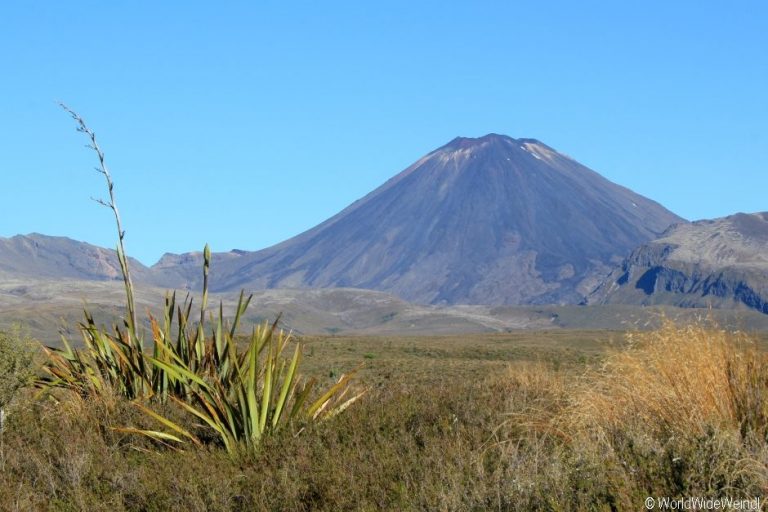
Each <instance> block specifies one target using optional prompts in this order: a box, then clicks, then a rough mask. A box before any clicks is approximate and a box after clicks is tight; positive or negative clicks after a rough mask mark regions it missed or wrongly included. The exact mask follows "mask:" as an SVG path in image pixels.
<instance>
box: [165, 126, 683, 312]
mask: <svg viewBox="0 0 768 512" xmlns="http://www.w3.org/2000/svg"><path fill="white" fill-rule="evenodd" d="M681 221H682V219H681V218H680V217H678V216H676V215H674V214H673V213H671V212H670V211H668V210H666V209H665V208H663V207H662V206H660V205H659V204H657V203H656V202H654V201H651V200H650V199H647V198H645V197H643V196H640V195H638V194H636V193H634V192H632V191H630V190H628V189H626V188H624V187H621V186H619V185H616V184H614V183H612V182H610V181H608V180H606V179H605V178H603V177H601V176H600V175H599V174H597V173H595V172H594V171H592V170H590V169H588V168H586V167H584V166H583V165H581V164H579V163H578V162H576V161H574V160H573V159H571V158H569V157H567V156H565V155H563V154H560V153H558V152H557V151H555V150H554V149H552V148H551V147H549V146H547V145H545V144H543V143H542V142H539V141H537V140H534V139H517V140H516V139H513V138H510V137H506V136H503V135H495V134H490V135H486V136H485V137H481V138H477V139H473V138H462V137H459V138H457V139H454V140H453V141H451V142H450V143H448V144H446V145H445V146H443V147H441V148H439V149H437V150H435V151H433V152H431V153H429V154H428V155H426V156H424V157H423V158H421V159H419V160H418V161H417V162H415V163H414V164H413V165H411V166H410V167H408V168H407V169H405V170H404V171H403V172H401V173H399V174H398V175H396V176H395V177H393V178H392V179H390V180H389V181H388V182H386V183H385V184H384V185H382V186H381V187H379V188H377V189H376V190H374V191H373V192H371V193H370V194H368V195H367V196H365V197H364V198H362V199H360V200H358V201H356V202H354V203H353V204H352V205H350V206H349V207H347V208H346V209H344V210H343V211H341V212H340V213H339V214H337V215H335V216H334V217H332V218H330V219H328V220H326V221H325V222H323V223H321V224H319V225H318V226H316V227H315V228H312V229H310V230H309V231H306V232H304V233H302V234H300V235H298V236H296V237H294V238H291V239H289V240H287V241H285V242H282V243H280V244H278V245H275V246H273V247H270V248H268V249H264V250H261V251H257V252H252V253H249V252H243V251H239V252H236V253H225V254H217V255H216V256H215V258H214V265H213V269H212V277H211V282H212V283H213V287H214V289H215V290H218V291H230V290H236V289H239V288H246V289H269V288H331V287H355V288H365V289H373V290H381V291H385V292H388V293H392V294H394V295H396V296H398V297H401V298H403V299H405V300H408V301H412V302H418V303H425V304H546V303H555V304H575V303H579V302H582V301H583V300H584V298H585V296H586V295H587V294H588V293H589V292H590V291H591V290H592V289H593V288H594V287H595V286H596V285H597V284H598V282H599V281H598V280H599V278H601V277H603V276H605V275H606V274H607V273H609V272H610V270H611V268H612V267H613V266H615V265H616V264H618V263H620V262H621V260H622V258H624V257H625V256H626V255H628V254H629V252H630V251H631V250H632V249H633V248H635V247H636V246H638V245H640V244H642V243H644V242H647V241H648V240H651V239H653V238H656V237H657V236H658V235H659V234H661V233H662V232H663V231H664V230H665V229H666V228H667V227H668V226H669V225H670V224H673V223H677V222H681ZM199 260H200V258H199V256H197V257H196V256H195V255H166V256H165V257H164V258H163V259H162V260H161V262H159V263H158V264H157V265H155V267H153V270H162V271H163V272H165V273H166V275H167V276H170V275H173V276H174V279H180V280H181V282H180V283H179V284H180V285H183V286H185V287H189V288H192V289H196V288H199V286H200V283H199V279H200V278H199V264H200V261H199Z"/></svg>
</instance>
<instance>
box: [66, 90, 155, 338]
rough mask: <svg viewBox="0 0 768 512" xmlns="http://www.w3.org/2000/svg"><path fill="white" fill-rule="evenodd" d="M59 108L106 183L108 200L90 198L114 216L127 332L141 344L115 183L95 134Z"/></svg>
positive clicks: (80, 118) (75, 113)
mask: <svg viewBox="0 0 768 512" xmlns="http://www.w3.org/2000/svg"><path fill="white" fill-rule="evenodd" d="M59 106H60V107H61V108H62V109H64V111H66V112H67V113H68V114H69V115H70V116H72V119H74V120H75V123H77V131H78V132H81V133H84V134H85V136H86V137H88V139H89V141H90V142H89V144H87V145H86V147H88V148H90V149H92V150H93V151H94V152H95V153H96V156H97V158H98V160H99V166H98V167H96V168H95V169H96V172H98V173H100V174H102V175H103V176H104V179H105V180H106V182H107V191H108V193H109V200H108V201H105V200H104V199H95V198H91V199H93V200H94V201H96V202H97V203H99V204H100V205H102V206H104V207H106V208H109V209H110V210H112V213H113V214H114V216H115V224H116V226H117V260H118V262H119V263H120V271H121V272H122V274H123V283H124V284H125V296H126V301H127V305H128V332H129V333H130V335H131V337H132V338H133V340H134V342H135V343H138V344H139V345H140V344H141V339H140V338H139V336H138V323H137V321H136V302H135V300H134V296H133V282H132V281H131V272H130V269H129V268H128V258H127V257H126V252H125V242H124V239H125V230H124V229H123V224H122V222H121V221H120V210H118V208H117V202H116V201H115V183H114V182H113V181H112V175H111V174H110V173H109V169H108V168H107V164H106V163H105V161H104V152H103V151H102V150H101V147H100V146H99V144H98V142H96V133H94V131H93V130H91V129H90V128H88V125H87V124H85V120H84V119H83V118H82V117H80V115H79V114H78V113H77V112H75V111H74V110H72V109H71V108H69V107H68V106H67V105H65V104H64V103H59Z"/></svg>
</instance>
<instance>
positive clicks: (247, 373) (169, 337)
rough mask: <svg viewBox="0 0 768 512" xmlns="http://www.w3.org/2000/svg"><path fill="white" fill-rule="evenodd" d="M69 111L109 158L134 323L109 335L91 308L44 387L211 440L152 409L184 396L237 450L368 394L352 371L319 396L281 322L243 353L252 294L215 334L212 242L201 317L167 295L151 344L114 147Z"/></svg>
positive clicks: (57, 352) (162, 434)
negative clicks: (127, 409)
mask: <svg viewBox="0 0 768 512" xmlns="http://www.w3.org/2000/svg"><path fill="white" fill-rule="evenodd" d="M62 108H64V109H65V110H66V111H67V112H68V113H69V114H70V115H71V116H72V117H73V118H74V119H75V121H76V122H77V124H78V131H80V132H83V133H85V134H86V136H88V138H89V140H90V144H89V147H90V148H91V149H93V150H94V151H95V152H96V153H97V156H98V159H99V168H97V170H98V171H99V172H100V173H102V174H103V175H104V176H105V178H106V181H107V188H108V191H109V198H110V199H109V201H102V200H99V201H98V202H99V203H100V204H102V205H104V206H107V207H109V208H110V209H111V210H112V211H113V212H114V215H115V220H116V223H117V229H118V237H119V238H118V248H117V252H118V260H119V262H120V268H121V271H122V273H123V283H124V286H125V291H126V297H127V316H128V319H126V320H125V321H124V322H123V324H124V328H123V329H121V328H120V327H119V326H118V325H115V326H114V327H113V330H112V331H111V332H109V331H107V330H106V329H104V328H102V327H99V326H97V324H96V322H95V321H94V318H93V316H92V315H91V314H90V313H89V312H88V311H87V310H86V311H85V320H84V321H83V322H81V323H80V324H79V327H80V332H81V334H82V338H83V348H82V349H77V348H73V346H72V344H71V343H70V342H69V341H68V340H67V339H66V338H65V337H62V345H63V348H53V347H45V353H46V355H47V358H46V362H45V364H44V366H43V371H44V376H43V377H42V378H40V379H39V380H38V386H40V387H42V388H43V389H44V390H50V389H53V388H63V389H66V390H69V391H71V392H74V393H75V394H77V395H78V396H80V397H83V398H88V397H98V396H114V395H116V396H119V397H124V398H126V399H129V400H132V401H133V402H134V404H135V405H136V407H138V408H139V409H141V410H142V411H144V412H145V413H146V414H147V415H148V416H149V417H151V418H153V419H154V420H157V421H158V422H159V423H161V424H162V425H164V427H166V429H168V430H170V432H168V431H158V430H140V429H135V428H129V427H123V428H120V429H118V430H122V431H125V432H132V433H138V434H143V435H146V436H149V437H151V438H153V439H156V440H158V441H161V442H168V441H174V442H179V443H181V442H184V440H185V439H186V440H187V441H191V442H193V443H194V444H201V441H200V440H199V439H198V438H197V437H196V436H194V435H193V434H191V433H190V432H189V431H187V430H186V429H185V428H183V427H182V426H181V425H179V424H177V423H174V422H172V421H171V420H169V419H168V418H166V417H163V416H161V415H160V414H158V413H156V412H155V411H153V410H152V408H151V402H152V401H155V402H161V403H165V402H168V401H171V402H174V403H176V404H178V405H179V406H180V407H181V408H182V409H183V410H185V411H187V412H188V413H190V414H191V415H192V416H194V417H195V418H196V419H197V420H200V421H202V422H203V424H204V425H207V426H208V427H210V428H211V429H213V431H215V432H216V434H217V436H218V437H219V439H220V440H221V442H222V444H223V445H224V446H225V447H226V449H227V451H228V452H229V453H230V454H232V455H236V454H241V453H243V452H246V453H247V452H252V451H253V450H254V449H255V448H256V447H257V446H258V444H259V441H260V439H261V438H262V436H263V435H265V434H268V433H269V432H272V431H275V430H277V429H279V428H280V427H282V426H284V425H287V424H290V423H300V422H303V421H312V420H318V419H321V418H324V417H329V416H333V415H335V414H338V413H339V412H341V411H343V410H344V409H346V408H347V407H348V406H349V405H350V404H351V403H353V402H354V401H356V400H357V399H358V398H359V397H360V396H361V395H362V394H363V392H359V393H357V394H354V395H353V396H350V397H348V395H350V392H349V391H350V384H351V380H352V377H353V375H354V373H355V371H356V370H355V371H353V372H351V373H349V374H347V375H342V376H341V378H339V379H338V381H337V382H336V383H335V384H334V385H332V386H331V387H330V388H329V389H328V390H326V391H325V392H321V393H320V396H319V397H317V398H314V396H313V388H314V386H315V384H316V382H315V380H314V379H310V380H305V379H303V378H302V377H301V376H300V374H299V372H298V369H299V366H300V363H301V346H300V345H299V344H298V343H296V344H295V348H294V349H293V356H292V357H286V356H284V355H283V354H284V352H285V351H286V349H287V348H288V346H289V345H291V343H292V336H291V334H290V333H285V332H284V331H282V330H281V329H278V327H277V324H278V321H277V320H276V321H275V322H274V323H272V324H268V323H264V324H262V325H258V326H254V327H253V328H252V331H251V335H250V337H249V339H248V342H247V344H246V347H245V349H244V350H242V351H240V350H239V349H238V344H237V342H236V336H237V331H238V327H239V325H240V322H241V319H242V317H243V314H244V313H245V312H246V310H247V308H248V305H249V303H250V301H251V298H252V296H248V297H246V296H245V294H244V292H241V293H240V298H239V300H238V302H237V306H236V309H235V314H234V319H233V320H232V322H231V324H229V323H228V322H227V321H226V320H225V317H224V310H223V305H222V304H221V303H220V304H219V308H218V315H217V318H216V321H215V322H214V321H213V318H211V323H212V327H211V330H210V333H207V332H206V328H207V326H206V316H207V314H209V312H208V275H209V271H210V264H211V250H210V247H209V246H208V245H207V244H206V246H205V249H204V251H203V290H202V301H201V304H200V311H199V317H198V320H197V321H195V320H192V307H193V305H192V298H191V297H190V296H189V295H187V296H186V297H185V298H184V300H183V301H181V303H180V304H178V303H177V300H176V293H175V292H174V293H166V297H165V304H164V307H163V316H162V319H161V320H160V321H158V320H157V319H155V318H154V317H152V316H151V315H150V318H149V323H150V326H151V333H152V347H151V350H145V347H144V339H143V334H140V333H138V330H137V325H138V324H137V322H136V307H135V301H134V298H133V297H134V294H133V284H132V282H131V278H130V274H129V269H128V260H127V258H126V256H125V250H124V246H123V238H124V235H125V232H124V231H123V229H122V225H121V223H120V215H119V212H118V209H117V206H116V203H115V198H114V183H113V181H112V178H111V176H110V174H109V171H108V170H107V167H106V165H105V163H104V153H103V152H102V151H101V149H99V146H98V144H97V143H96V136H95V134H94V132H93V131H91V130H90V129H89V128H88V127H87V125H86V124H85V122H84V121H83V119H82V118H81V117H80V116H79V115H78V114H77V113H75V112H74V111H72V110H71V109H69V108H68V107H66V106H65V105H63V104H62ZM210 316H211V317H212V315H210ZM278 320H279V318H278Z"/></svg>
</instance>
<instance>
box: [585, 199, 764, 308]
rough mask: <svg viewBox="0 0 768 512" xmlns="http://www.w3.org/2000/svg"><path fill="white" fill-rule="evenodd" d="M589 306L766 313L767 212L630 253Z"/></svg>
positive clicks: (682, 232) (688, 231) (697, 225)
mask: <svg viewBox="0 0 768 512" xmlns="http://www.w3.org/2000/svg"><path fill="white" fill-rule="evenodd" d="M589 302H590V303H592V304H643V305H658V304H666V305H674V306H683V307H706V306H713V307H734V306H741V307H747V308H751V309H755V310H757V311H760V312H762V313H768V212H763V213H754V214H744V213H738V214H736V215H731V216H729V217H724V218H720V219H715V220H701V221H697V222H693V223H687V224H679V225H676V226H674V227H672V228H670V229H669V230H668V231H667V232H666V233H665V234H664V235H663V236H662V237H661V238H659V239H657V240H654V241H652V242H649V243H646V244H644V245H642V246H640V247H638V248H637V249H635V250H634V251H633V252H632V254H631V255H630V256H629V257H628V258H627V259H625V260H624V262H623V263H622V264H621V265H620V266H619V267H618V268H617V269H615V270H614V271H613V272H612V273H611V274H610V275H609V276H608V278H607V279H606V280H605V282H604V283H603V284H602V285H601V286H600V287H599V288H598V289H597V290H596V291H595V292H594V293H593V294H592V295H591V296H590V298H589Z"/></svg>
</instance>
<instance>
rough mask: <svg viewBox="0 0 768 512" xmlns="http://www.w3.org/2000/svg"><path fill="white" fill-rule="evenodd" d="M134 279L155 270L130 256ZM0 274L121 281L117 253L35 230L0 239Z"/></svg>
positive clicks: (151, 274)
mask: <svg viewBox="0 0 768 512" xmlns="http://www.w3.org/2000/svg"><path fill="white" fill-rule="evenodd" d="M128 261H129V265H130V269H131V272H132V273H133V275H134V278H135V279H137V280H139V281H145V282H151V281H153V280H154V279H155V278H154V275H155V274H156V272H153V271H150V270H149V269H148V268H147V267H146V266H144V265H142V264H141V263H140V262H139V261H137V260H135V259H133V258H129V259H128ZM0 274H4V275H6V276H14V277H22V276H26V277H32V278H50V279H83V280H95V281H111V280H122V274H121V272H120V264H119V263H118V261H117V253H116V252H115V251H114V250H111V249H104V248H102V247H98V246H95V245H91V244H88V243H85V242H78V241H75V240H72V239H71V238H66V237H61V236H46V235H41V234H38V233H32V234H29V235H17V236H14V237H11V238H0Z"/></svg>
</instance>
